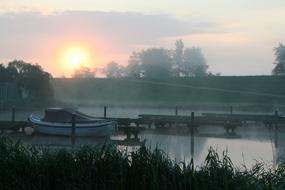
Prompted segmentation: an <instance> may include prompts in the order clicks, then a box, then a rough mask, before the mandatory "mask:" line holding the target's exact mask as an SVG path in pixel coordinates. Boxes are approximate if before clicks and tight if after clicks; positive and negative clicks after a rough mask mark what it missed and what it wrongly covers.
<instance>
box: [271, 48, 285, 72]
mask: <svg viewBox="0 0 285 190" xmlns="http://www.w3.org/2000/svg"><path fill="white" fill-rule="evenodd" d="M274 51H275V56H276V58H275V62H274V64H275V67H274V69H273V71H272V73H273V74H274V75H285V46H284V45H283V44H281V43H280V44H279V46H278V47H275V48H274Z"/></svg>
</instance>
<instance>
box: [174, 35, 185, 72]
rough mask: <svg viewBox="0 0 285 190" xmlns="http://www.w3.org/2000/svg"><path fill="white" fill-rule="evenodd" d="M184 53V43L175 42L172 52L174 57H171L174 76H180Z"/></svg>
mask: <svg viewBox="0 0 285 190" xmlns="http://www.w3.org/2000/svg"><path fill="white" fill-rule="evenodd" d="M183 51H184V43H183V41H182V40H181V39H180V40H176V42H175V50H174V55H173V61H174V65H173V72H174V76H176V77H179V76H180V74H181V70H182V67H183V53H184V52H183Z"/></svg>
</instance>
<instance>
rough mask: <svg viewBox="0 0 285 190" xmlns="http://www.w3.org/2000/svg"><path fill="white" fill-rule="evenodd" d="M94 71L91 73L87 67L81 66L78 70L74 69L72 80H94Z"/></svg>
mask: <svg viewBox="0 0 285 190" xmlns="http://www.w3.org/2000/svg"><path fill="white" fill-rule="evenodd" d="M94 77H95V70H94V71H92V70H91V69H90V68H89V67H85V66H83V65H81V66H80V67H79V68H76V69H74V72H73V74H72V78H94Z"/></svg>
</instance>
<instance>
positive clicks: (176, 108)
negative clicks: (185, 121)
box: [175, 106, 178, 116]
mask: <svg viewBox="0 0 285 190" xmlns="http://www.w3.org/2000/svg"><path fill="white" fill-rule="evenodd" d="M175 115H176V116H177V115H178V106H175Z"/></svg>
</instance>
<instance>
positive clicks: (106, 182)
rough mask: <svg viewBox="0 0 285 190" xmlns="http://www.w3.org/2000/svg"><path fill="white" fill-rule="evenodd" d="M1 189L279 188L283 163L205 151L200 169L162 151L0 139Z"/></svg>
mask: <svg viewBox="0 0 285 190" xmlns="http://www.w3.org/2000/svg"><path fill="white" fill-rule="evenodd" d="M0 152H1V154H0V189H2V190H6V189H37V190H40V189H53V190H56V189H60V190H61V189H77V190H78V189H113V190H115V189H122V190H128V189H130V190H133V189H138V190H139V189H155V190H159V189H165V190H166V189H171V190H173V189H181V190H182V189H199V190H203V189H205V190H206V189H212V190H215V189H231V190H234V189H284V188H285V165H284V164H283V165H282V164H281V165H279V167H278V168H276V169H274V168H266V167H265V166H264V165H263V164H262V163H257V164H256V165H255V166H253V167H252V168H251V169H248V168H245V167H236V166H234V165H233V164H232V162H231V160H230V158H229V157H228V156H227V154H224V155H223V156H222V157H221V158H219V156H218V154H217V153H216V152H215V151H214V150H212V149H210V150H209V153H208V155H207V157H206V159H205V162H204V164H203V165H202V166H200V167H194V164H193V162H191V163H190V164H188V163H185V162H181V163H176V162H174V161H172V160H170V159H169V157H168V156H167V154H165V153H164V152H163V151H161V150H158V149H155V150H153V151H151V150H149V149H148V148H146V147H141V148H140V149H138V150H137V151H135V152H131V153H126V152H125V151H123V152H122V151H119V150H117V149H116V148H115V147H114V146H111V145H110V146H108V145H103V146H101V147H90V146H83V147H81V148H79V149H73V150H72V149H71V150H67V149H57V150H51V149H48V148H44V147H35V146H28V145H23V144H22V143H20V142H18V143H13V142H12V141H11V140H9V139H7V138H5V137H1V138H0Z"/></svg>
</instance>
